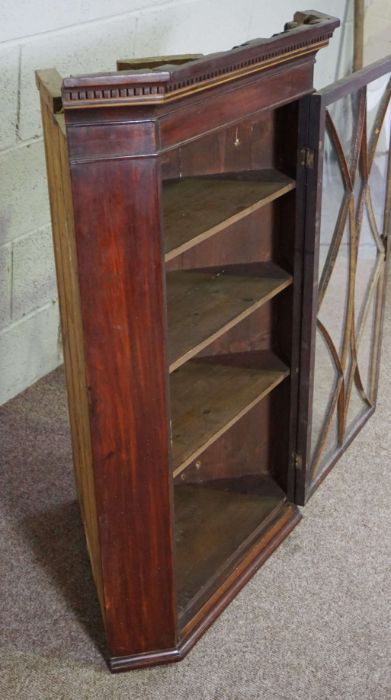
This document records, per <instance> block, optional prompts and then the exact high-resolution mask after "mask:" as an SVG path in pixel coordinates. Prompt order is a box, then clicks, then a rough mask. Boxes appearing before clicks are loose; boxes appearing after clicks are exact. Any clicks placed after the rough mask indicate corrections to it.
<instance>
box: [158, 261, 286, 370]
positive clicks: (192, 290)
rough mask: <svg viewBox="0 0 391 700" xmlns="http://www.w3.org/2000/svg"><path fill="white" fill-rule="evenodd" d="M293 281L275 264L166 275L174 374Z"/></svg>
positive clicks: (170, 357)
mask: <svg viewBox="0 0 391 700" xmlns="http://www.w3.org/2000/svg"><path fill="white" fill-rule="evenodd" d="M291 283H292V277H291V275H289V274H288V273H287V272H285V271H284V270H282V269H281V268H280V267H278V266H277V265H275V264H274V263H252V264H249V265H229V266H227V267H225V268H209V269H208V270H187V271H185V272H183V271H179V272H177V271H175V272H169V273H168V274H167V315H168V359H169V365H170V372H172V371H174V370H175V369H177V368H178V367H180V366H181V365H182V364H184V363H185V362H187V360H190V359H191V358H192V357H194V355H197V354H198V353H199V352H200V351H201V350H202V349H203V348H205V347H206V346H207V345H209V344H210V343H212V342H213V341H214V340H216V338H218V337H219V336H220V335H222V334H223V333H225V332H226V331H227V330H229V329H230V328H232V327H233V326H235V325H236V324H237V323H239V322H240V321H242V320H243V319H244V318H246V316H249V315H250V314H251V313H252V312H253V311H255V309H258V308H259V307H260V306H262V305H263V304H265V303H266V302H267V301H269V300H270V299H272V298H273V297H274V296H276V295H277V294H279V292H281V291H282V290H283V289H285V288H286V287H288V286H289V285H290V284H291Z"/></svg>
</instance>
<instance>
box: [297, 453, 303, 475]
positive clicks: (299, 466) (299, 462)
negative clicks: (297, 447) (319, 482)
mask: <svg viewBox="0 0 391 700" xmlns="http://www.w3.org/2000/svg"><path fill="white" fill-rule="evenodd" d="M295 468H296V469H298V470H299V471H301V470H302V469H303V458H302V456H301V455H298V454H297V453H296V454H295Z"/></svg>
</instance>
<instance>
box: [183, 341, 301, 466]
mask: <svg viewBox="0 0 391 700" xmlns="http://www.w3.org/2000/svg"><path fill="white" fill-rule="evenodd" d="M288 375H289V369H288V368H287V367H286V365H284V363H283V362H281V360H279V359H278V358H277V357H276V356H275V355H273V353H271V352H268V351H264V352H247V353H238V354H235V355H225V356H219V357H211V358H202V359H200V360H192V361H191V362H188V363H186V364H185V365H184V366H183V367H181V368H180V369H178V370H177V371H176V372H174V373H173V374H172V375H171V381H170V392H171V411H172V413H171V415H172V460H173V470H174V477H176V476H178V475H179V474H180V473H181V472H182V471H183V470H184V469H185V468H186V467H187V466H188V465H189V464H190V463H191V462H192V461H193V460H194V459H196V457H197V456H198V455H199V454H201V452H203V451H204V450H205V449H206V448H208V447H209V446H210V445H212V444H213V443H214V442H215V441H216V440H218V438H219V437H220V436H221V435H223V433H225V432H226V431H227V430H228V429H229V428H230V427H231V426H233V425H234V424H235V423H236V422H237V421H238V420H240V418H242V416H244V415H245V414H246V413H248V411H250V410H251V409H252V408H253V407H254V406H255V405H256V404H257V403H259V401H261V400H262V399H263V398H264V397H265V396H266V395H267V394H268V393H270V392H271V391H272V390H273V389H274V387H276V386H277V385H278V384H280V382H282V381H283V379H285V377H287V376H288Z"/></svg>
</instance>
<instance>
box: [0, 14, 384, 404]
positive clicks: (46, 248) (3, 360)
mask: <svg viewBox="0 0 391 700" xmlns="http://www.w3.org/2000/svg"><path fill="white" fill-rule="evenodd" d="M379 3H380V4H382V3H383V5H384V12H385V13H386V14H390V15H391V13H390V12H389V8H388V2H386V0H378V4H379ZM308 4H309V5H311V7H312V9H318V10H322V11H325V12H328V13H329V14H333V15H336V16H338V17H340V18H341V20H342V27H341V29H339V30H338V31H337V32H336V33H335V36H334V38H333V40H332V43H331V46H330V47H329V48H328V49H326V50H323V51H322V52H320V54H319V59H318V63H317V66H316V86H317V87H321V86H323V85H325V84H327V83H329V82H332V81H333V80H335V79H336V78H338V77H342V76H344V75H346V74H347V73H348V72H349V71H350V69H351V61H352V35H353V32H352V26H353V22H352V20H353V0H329V1H328V2H327V3H325V2H321V1H319V0H316V1H315V0H313V2H311V3H308ZM297 9H306V7H305V4H304V5H300V3H299V2H298V0H294V1H292V0H274V2H273V3H270V2H266V0H265V1H262V0H241V1H240V2H238V1H237V0H172V1H171V2H164V0H111V2H110V3H108V2H106V1H105V0H83V2H80V0H69V1H68V2H67V3H65V2H62V3H53V2H49V0H35V2H33V3H32V2H28V0H19V1H18V2H14V0H0V66H1V70H0V105H1V107H0V109H1V118H0V404H1V403H4V402H5V401H7V400H8V399H10V398H12V397H13V396H15V395H16V394H17V393H19V392H20V391H22V390H23V389H25V388H26V387H27V386H29V385H30V384H32V383H34V382H35V381H37V379H39V378H40V377H41V376H43V375H45V374H46V373H48V372H50V371H51V370H52V369H54V368H55V367H56V366H58V365H59V364H60V363H61V361H62V356H61V336H60V331H59V319H58V305H57V289H56V281H55V273H54V262H53V251H52V242H51V227H50V214H49V203H48V196H47V183H46V172H45V163H44V148H43V140H42V128H41V121H40V112H39V101H38V93H37V91H36V88H35V81H34V71H35V69H37V68H48V67H56V68H57V69H58V70H59V72H60V73H62V74H63V75H66V74H70V73H86V72H94V71H104V70H113V69H114V68H115V62H116V59H117V58H120V57H122V58H123V57H133V56H137V57H141V56H148V55H160V54H162V55H163V54H171V53H191V52H201V53H208V52H211V51H217V50H222V49H227V48H230V47H232V46H233V45H235V44H239V43H242V42H244V41H246V40H248V39H252V38H255V37H258V36H269V35H271V34H273V33H275V32H278V31H281V30H282V28H283V25H284V23H285V21H287V20H289V19H291V18H292V16H293V12H294V11H295V10H297ZM378 15H379V11H378ZM380 16H381V11H380ZM377 22H378V20H377V19H376V16H375V19H374V20H373V22H372V25H371V27H372V33H375V34H376V31H375V29H374V27H376V25H377ZM383 24H384V22H383Z"/></svg>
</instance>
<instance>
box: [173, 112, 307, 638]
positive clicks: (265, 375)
mask: <svg viewBox="0 0 391 700" xmlns="http://www.w3.org/2000/svg"><path fill="white" fill-rule="evenodd" d="M287 124H288V125H289V128H287ZM296 134H297V105H296V104H295V103H291V104H288V105H286V106H283V107H280V108H278V109H274V110H267V111H263V112H260V113H258V114H255V115H254V116H252V117H251V118H247V119H246V120H245V121H242V122H240V123H237V124H233V125H230V126H228V127H226V128H224V129H220V130H218V131H215V132H213V133H211V134H208V135H206V136H205V135H204V136H203V137H201V138H198V139H195V140H193V141H191V142H188V143H183V144H181V145H180V146H179V147H177V148H175V149H173V150H170V151H167V152H166V153H165V154H164V156H163V157H162V162H161V173H162V223H163V246H164V255H165V262H166V300H167V335H168V338H167V347H168V365H169V373H170V374H169V394H170V416H171V464H172V475H173V483H174V511H175V525H174V537H175V546H176V583H177V605H178V614H179V619H180V624H182V626H183V625H185V624H186V623H187V622H188V621H189V620H190V619H191V618H192V617H193V616H194V614H195V613H196V612H197V610H198V609H199V608H200V607H201V606H202V604H203V603H204V602H205V601H206V600H207V599H208V597H210V595H211V594H212V593H213V590H214V589H216V588H217V587H218V586H219V584H220V583H221V582H222V581H223V580H224V576H225V574H226V572H227V571H228V570H229V569H230V568H232V565H234V564H235V561H237V560H239V559H240V557H242V556H243V555H244V553H245V552H246V549H248V547H249V546H250V545H251V544H252V543H253V542H254V541H255V539H256V538H258V537H259V536H260V534H261V533H262V531H263V530H265V531H266V530H267V529H268V528H269V527H270V526H271V524H272V523H273V520H274V519H275V518H276V517H277V516H278V515H279V514H280V513H281V508H282V507H284V504H285V503H286V494H285V492H284V490H283V488H282V487H281V486H284V484H285V483H286V479H287V470H288V465H289V433H290V423H289V421H290V367H291V355H292V308H293V250H294V230H295V184H296V183H295V176H296V153H297V143H296Z"/></svg>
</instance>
